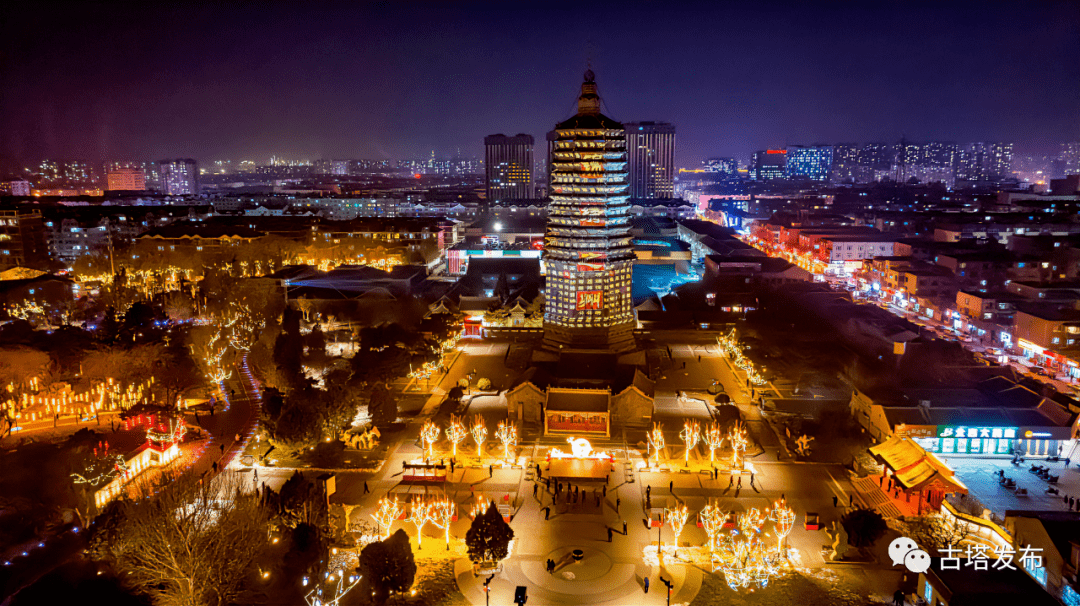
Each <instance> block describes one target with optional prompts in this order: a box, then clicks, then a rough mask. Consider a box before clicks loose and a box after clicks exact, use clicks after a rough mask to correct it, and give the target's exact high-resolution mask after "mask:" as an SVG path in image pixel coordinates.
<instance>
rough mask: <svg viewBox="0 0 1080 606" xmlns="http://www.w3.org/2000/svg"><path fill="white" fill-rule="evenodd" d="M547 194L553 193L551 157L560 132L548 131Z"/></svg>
mask: <svg viewBox="0 0 1080 606" xmlns="http://www.w3.org/2000/svg"><path fill="white" fill-rule="evenodd" d="M545 138H546V139H547V195H548V196H550V195H551V159H552V157H553V155H552V154H554V153H555V142H556V141H558V140H559V133H558V132H556V131H553V130H552V131H548V134H547V136H546V137H545Z"/></svg>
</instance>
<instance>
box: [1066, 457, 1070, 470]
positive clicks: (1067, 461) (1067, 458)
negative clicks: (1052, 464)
mask: <svg viewBox="0 0 1080 606" xmlns="http://www.w3.org/2000/svg"><path fill="white" fill-rule="evenodd" d="M1068 468H1069V457H1065V469H1068Z"/></svg>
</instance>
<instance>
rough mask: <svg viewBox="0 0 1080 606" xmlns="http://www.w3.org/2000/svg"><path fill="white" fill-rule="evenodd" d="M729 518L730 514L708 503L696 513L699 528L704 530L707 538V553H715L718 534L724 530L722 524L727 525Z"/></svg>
mask: <svg viewBox="0 0 1080 606" xmlns="http://www.w3.org/2000/svg"><path fill="white" fill-rule="evenodd" d="M730 516H731V513H730V512H727V511H724V510H722V509H720V508H719V507H717V506H716V504H715V503H709V504H708V505H706V506H705V508H704V509H702V510H701V511H700V512H698V520H701V527H702V529H704V530H705V535H706V536H708V537H709V553H715V552H716V547H717V542H716V540H717V537H719V536H720V532H721V531H722V530H723V529H724V524H726V523H727V520H728V518H729V517H730Z"/></svg>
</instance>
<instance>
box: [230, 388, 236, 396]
mask: <svg viewBox="0 0 1080 606" xmlns="http://www.w3.org/2000/svg"><path fill="white" fill-rule="evenodd" d="M229 395H231V396H232V397H234V398H235V397H236V390H235V389H233V388H229Z"/></svg>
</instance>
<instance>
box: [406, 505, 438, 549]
mask: <svg viewBox="0 0 1080 606" xmlns="http://www.w3.org/2000/svg"><path fill="white" fill-rule="evenodd" d="M405 521H406V522H411V523H412V525H413V526H415V527H416V546H417V547H423V542H424V526H425V525H426V524H427V523H428V522H434V521H435V506H434V504H433V503H431V502H429V501H427V500H425V499H423V498H421V497H416V498H414V499H413V501H412V504H411V505H410V506H409V517H408V518H406V519H405Z"/></svg>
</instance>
